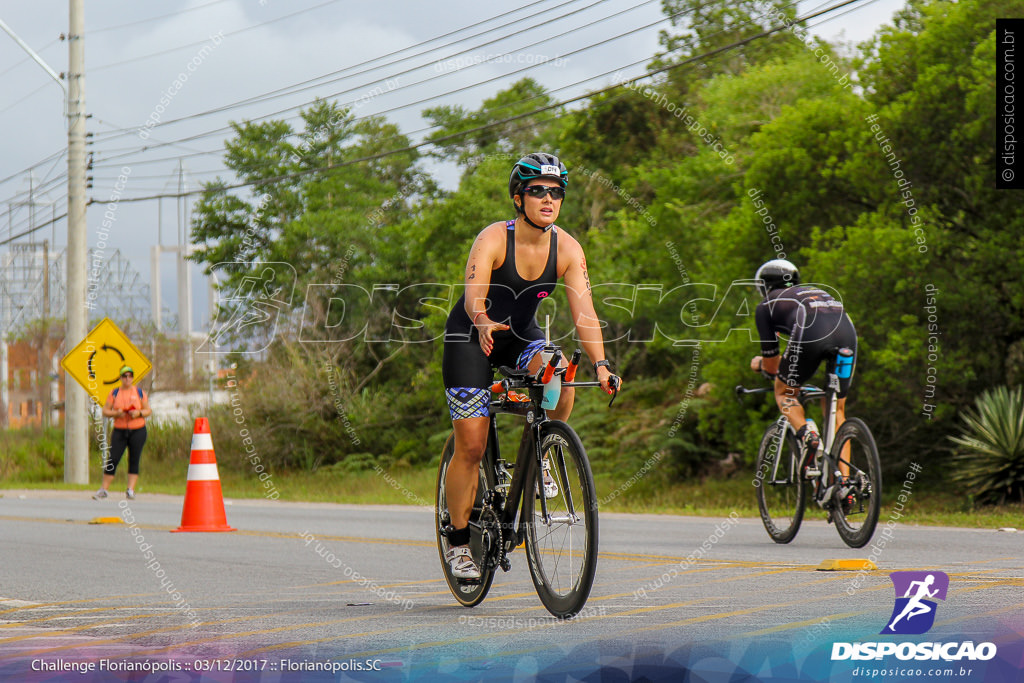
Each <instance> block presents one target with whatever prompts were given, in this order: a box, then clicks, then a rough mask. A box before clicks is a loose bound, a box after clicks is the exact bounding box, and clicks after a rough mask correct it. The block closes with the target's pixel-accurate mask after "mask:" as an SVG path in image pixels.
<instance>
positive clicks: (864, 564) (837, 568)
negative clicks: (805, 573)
mask: <svg viewBox="0 0 1024 683" xmlns="http://www.w3.org/2000/svg"><path fill="white" fill-rule="evenodd" d="M861 569H878V565H876V564H875V563H874V562H872V561H871V560H824V561H823V562H822V563H821V564H819V565H818V571H819V572H851V571H852V572H855V571H860V570H861Z"/></svg>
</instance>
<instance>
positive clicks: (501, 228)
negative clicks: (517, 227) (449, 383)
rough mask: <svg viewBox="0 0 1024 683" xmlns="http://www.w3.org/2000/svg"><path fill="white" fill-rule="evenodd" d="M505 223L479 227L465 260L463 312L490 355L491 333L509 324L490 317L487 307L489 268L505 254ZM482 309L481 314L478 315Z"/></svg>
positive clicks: (491, 268) (491, 347)
mask: <svg viewBox="0 0 1024 683" xmlns="http://www.w3.org/2000/svg"><path fill="white" fill-rule="evenodd" d="M505 230H506V228H505V224H504V223H492V224H491V225H488V226H487V227H486V228H484V229H483V230H481V231H480V234H479V235H477V237H476V240H475V241H474V242H473V247H472V248H471V249H470V250H469V258H468V259H467V260H466V276H465V282H466V314H467V315H469V319H470V320H472V321H474V323H475V324H476V327H477V329H478V330H479V331H480V348H482V349H483V351H484V353H486V354H487V355H490V353H491V349H493V348H494V339H493V338H492V337H491V333H492V332H493V331H494V330H507V329H508V325H503V324H499V323H495V322H494V321H492V320H490V319H489V318H488V317H487V315H486V313H484V312H485V311H486V310H487V288H488V287H489V286H490V284H491V271H492V270H494V267H495V266H496V265H498V263H500V261H501V260H503V259H504V256H505V253H504V252H505ZM481 313H484V315H480V314H481Z"/></svg>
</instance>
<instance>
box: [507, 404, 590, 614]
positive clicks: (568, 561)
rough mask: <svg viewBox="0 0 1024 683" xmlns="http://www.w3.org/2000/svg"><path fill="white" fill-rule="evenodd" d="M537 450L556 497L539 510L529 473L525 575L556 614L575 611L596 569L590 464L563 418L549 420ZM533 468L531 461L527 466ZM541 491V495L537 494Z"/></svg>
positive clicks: (537, 476)
mask: <svg viewBox="0 0 1024 683" xmlns="http://www.w3.org/2000/svg"><path fill="white" fill-rule="evenodd" d="M541 453H542V454H543V455H544V457H546V458H547V460H548V462H549V463H550V466H551V470H550V472H551V476H552V477H553V478H554V479H555V481H556V482H557V484H558V495H557V496H555V497H554V498H548V499H546V502H547V513H548V516H547V518H546V519H545V518H544V516H543V514H542V508H541V502H540V499H539V498H538V494H537V489H538V486H540V482H541V479H542V473H541V472H534V475H535V476H533V477H532V478H528V479H527V481H528V482H529V483H528V484H527V485H526V487H525V489H524V491H523V496H524V497H525V513H524V514H525V517H526V552H527V555H528V557H529V564H530V575H531V576H532V577H533V585H534V586H535V587H536V588H537V595H539V596H540V600H541V602H543V603H544V606H545V607H547V608H548V611H549V612H551V613H552V614H553V615H555V616H556V617H559V618H562V619H566V618H569V617H572V616H573V615H575V614H577V613H578V612H579V611H580V610H581V609H583V605H584V604H586V602H587V598H588V597H590V589H591V588H592V587H593V585H594V576H595V575H596V573H597V496H596V495H595V493H594V477H593V474H592V473H591V471H590V462H589V461H588V460H587V454H586V452H584V450H583V444H582V443H581V442H580V438H579V436H577V435H576V432H574V431H573V430H572V428H571V427H569V425H567V424H565V423H564V422H558V421H551V422H548V423H547V424H546V425H545V427H544V431H543V437H542V438H541ZM531 469H532V470H536V469H537V467H536V465H532V466H531ZM541 495H543V494H541Z"/></svg>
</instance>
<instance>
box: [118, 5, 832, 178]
mask: <svg viewBox="0 0 1024 683" xmlns="http://www.w3.org/2000/svg"><path fill="white" fill-rule="evenodd" d="M643 4H646V3H641V4H640V5H636V6H634V7H632V8H629V9H627V10H623V11H620V12H617V13H615V14H612V15H609V16H608V17H604V18H602V19H599V20H596V21H593V22H590V23H589V24H585V25H584V26H580V27H576V28H575V29H572V30H570V31H565V32H563V33H561V34H557V35H555V36H552V37H551V38H546V39H542V40H539V41H536V42H534V43H531V44H528V45H525V46H523V47H522V48H521V49H526V48H528V47H532V46H534V45H538V44H541V43H543V42H546V41H548V40H552V39H554V38H559V37H562V36H564V35H567V34H570V33H573V32H574V31H576V30H581V29H583V28H586V27H589V26H591V25H593V24H596V23H599V22H600V21H604V20H606V19H610V18H614V17H615V16H617V15H619V14H622V13H624V12H628V11H631V10H632V9H636V8H637V7H640V6H641V5H643ZM795 4H796V0H794V2H791V3H788V4H787V5H784V7H790V6H793V5H795ZM824 4H827V2H826V3H822V4H821V5H818V7H821V6H822V5H824ZM695 9H700V8H699V7H698V8H695ZM681 14H686V12H677V13H675V14H673V15H669V16H666V17H664V18H662V19H660V20H659V21H657V22H652V23H650V24H647V25H645V26H641V27H640V28H637V29H634V30H632V31H629V32H626V33H623V34H619V35H617V36H613V37H612V38H608V39H606V40H604V41H601V42H599V43H595V44H593V45H589V46H586V47H584V48H580V49H577V50H575V51H571V52H569V53H566V54H565V55H562V57H565V56H570V55H573V54H576V53H578V52H582V51H584V50H586V49H590V48H591V47H596V46H599V45H602V44H605V43H608V42H611V41H612V40H617V39H619V38H622V37H625V36H628V35H630V34H631V33H636V32H637V31H640V30H644V29H646V28H650V27H652V26H655V25H657V24H658V23H661V22H662V21H666V20H671V19H673V18H675V17H677V16H679V15H681ZM764 16H767V13H765V14H762V15H758V17H757V18H762V17H764ZM752 21H753V20H751V22H752ZM751 22H747V23H751ZM531 28H533V27H531ZM726 30H727V29H723V30H721V31H718V32H716V34H714V35H717V34H718V33H724V32H725V31H726ZM647 61H649V58H648V57H645V58H643V59H641V60H638V61H636V62H633V63H631V64H626V65H624V66H620V67H618V68H617V69H615V70H614V71H608V72H606V73H604V74H598V75H597V76H591V77H588V78H585V79H583V80H581V81H577V82H575V83H571V84H568V85H565V86H561V87H559V88H554V89H552V90H550V91H546V92H545V93H544V95H545V96H546V95H549V94H552V93H556V92H559V91H562V90H568V89H570V88H575V87H578V86H580V85H582V84H584V83H587V82H590V81H593V80H597V79H599V78H602V77H604V76H607V75H609V74H612V73H617V72H619V71H621V70H622V69H629V68H632V67H634V66H637V65H639V64H643V63H645V62H647ZM538 66H543V65H533V66H528V67H524V68H522V69H519V70H516V71H513V72H511V73H506V74H503V75H500V76H496V77H493V78H490V79H487V80H484V81H481V82H478V83H475V84H472V85H468V86H464V87H461V88H457V89H455V90H452V91H448V92H445V93H441V94H438V95H435V96H432V97H429V98H424V99H421V100H418V101H414V102H411V103H407V104H404V105H401V106H397V107H392V108H390V109H385V110H383V111H381V112H377V113H375V114H373V115H370V116H380V115H382V114H387V113H390V112H394V111H398V110H401V109H404V108H408V107H411V106H415V105H418V104H423V103H425V102H429V101H432V100H435V99H440V98H444V97H447V96H449V95H451V94H454V93H457V92H461V91H464V90H469V89H472V88H474V87H478V86H480V85H484V84H486V83H489V82H492V81H495V80H499V79H502V78H507V77H509V76H511V75H514V74H517V73H521V72H523V71H527V70H529V69H531V68H537V67H538ZM427 80H430V79H425V80H424V81H420V82H418V83H416V84H413V85H419V84H421V83H424V82H426V81H427ZM343 92H349V91H343ZM535 99H537V97H532V98H529V99H527V100H523V101H519V102H513V103H509V104H507V105H503V107H502V108H507V107H511V106H516V105H521V104H523V103H525V102H530V101H532V100H535ZM499 109H500V108H499ZM283 111H288V110H283ZM275 113H281V112H275ZM273 115H274V114H268V115H266V116H263V117H261V118H269V117H270V116H273ZM370 116H363V117H356V118H354V119H353V121H354V122H358V121H361V120H364V119H366V118H369V117H370ZM256 120H259V119H256ZM437 127H438V126H437V125H434V126H427V127H425V128H421V129H418V130H415V131H412V132H410V133H407V134H401V135H399V136H394V137H408V136H409V135H416V134H418V133H421V132H426V131H429V130H432V129H434V128H437ZM220 130H224V129H220ZM220 130H217V131H213V132H211V133H209V134H202V135H198V136H193V137H192V138H185V139H186V140H190V139H195V138H197V137H203V136H206V135H212V134H215V133H217V132H220ZM228 130H230V129H228ZM391 139H393V138H391ZM110 151H117V150H110ZM136 151H137V148H129V149H128V150H126V153H124V154H118V155H114V156H111V157H108V158H106V159H103V160H101V161H100V162H98V165H99V166H102V167H103V168H110V167H111V165H110V164H109V163H107V162H110V161H113V160H116V159H121V158H125V157H129V156H131V155H132V154H134V153H135V152H136ZM220 153H221V150H219V149H217V150H211V151H209V152H205V153H200V154H196V155H184V157H181V158H185V157H188V156H198V155H206V154H220ZM176 158H179V157H166V158H163V159H159V160H148V161H140V162H137V163H140V164H148V163H162V162H164V161H173V160H174V159H176ZM216 172H218V173H219V172H220V171H219V170H218V171H216ZM204 173H211V172H210V171H208V172H204Z"/></svg>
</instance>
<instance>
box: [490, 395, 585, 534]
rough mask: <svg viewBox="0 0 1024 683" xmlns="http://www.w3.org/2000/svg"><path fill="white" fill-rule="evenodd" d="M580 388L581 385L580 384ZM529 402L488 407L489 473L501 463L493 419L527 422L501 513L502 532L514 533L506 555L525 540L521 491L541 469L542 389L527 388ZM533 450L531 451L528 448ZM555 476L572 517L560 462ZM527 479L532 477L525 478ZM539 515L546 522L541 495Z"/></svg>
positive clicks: (494, 403)
mask: <svg viewBox="0 0 1024 683" xmlns="http://www.w3.org/2000/svg"><path fill="white" fill-rule="evenodd" d="M581 384H582V383H581ZM529 391H530V401H528V402H527V401H516V402H513V401H507V400H497V401H492V402H491V404H490V414H491V415H490V421H489V423H488V427H487V428H488V438H487V442H488V448H487V451H486V452H485V453H484V462H485V466H486V467H488V468H490V469H491V471H493V472H497V471H498V461H499V460H500V459H501V448H500V446H499V444H498V429H497V423H496V420H495V417H496V416H497V415H498V414H499V413H502V414H506V415H518V416H520V417H522V418H524V419H525V420H526V424H525V425H524V426H523V436H522V438H521V439H520V441H519V452H518V453H517V455H516V461H515V465H514V466H513V469H514V472H513V473H512V482H511V484H510V485H509V488H508V494H507V498H506V499H505V507H504V509H503V510H502V513H501V528H502V530H503V531H514V535H513V537H512V538H511V539H509V540H508V541H506V550H505V552H506V553H508V552H511V551H512V550H513V549H514V548H516V547H517V546H518V545H519V544H520V543H522V542H523V540H524V539H525V537H526V496H525V495H524V490H525V488H526V486H527V482H529V481H534V480H536V473H537V472H539V471H540V470H541V468H542V467H543V458H544V454H543V453H542V452H541V440H542V434H541V432H542V431H543V429H544V425H545V424H546V423H547V422H548V417H547V415H546V414H545V412H544V410H543V409H542V408H541V407H540V403H541V400H542V399H543V392H544V387H543V386H535V387H530V388H529ZM531 445H532V446H533V448H532V449H530V446H531ZM527 449H530V450H532V451H533V463H532V466H530V461H529V459H528V458H529V456H530V454H529V453H527V452H526V451H527ZM558 468H559V471H558V475H559V476H560V477H561V484H562V489H563V491H564V493H565V497H566V507H568V512H569V514H570V515H575V514H576V511H575V508H574V505H573V501H572V492H571V491H570V490H569V488H568V482H569V476H568V472H567V471H566V469H565V462H564V461H562V460H559V461H558ZM528 475H534V476H532V477H529V478H528ZM540 506H541V515H542V517H543V519H545V520H547V519H548V505H547V498H546V497H545V496H543V495H541V496H540ZM517 514H518V516H519V523H518V524H516V516H517Z"/></svg>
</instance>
